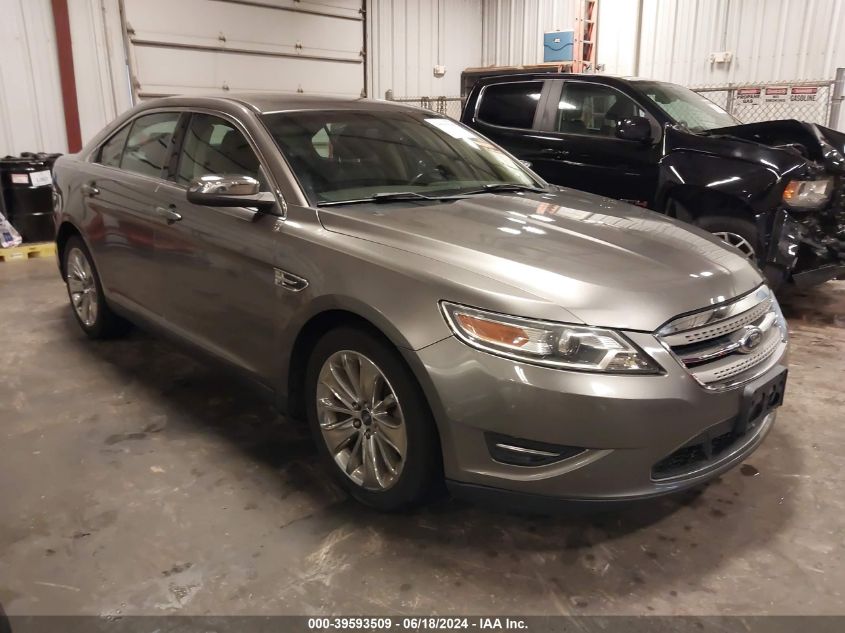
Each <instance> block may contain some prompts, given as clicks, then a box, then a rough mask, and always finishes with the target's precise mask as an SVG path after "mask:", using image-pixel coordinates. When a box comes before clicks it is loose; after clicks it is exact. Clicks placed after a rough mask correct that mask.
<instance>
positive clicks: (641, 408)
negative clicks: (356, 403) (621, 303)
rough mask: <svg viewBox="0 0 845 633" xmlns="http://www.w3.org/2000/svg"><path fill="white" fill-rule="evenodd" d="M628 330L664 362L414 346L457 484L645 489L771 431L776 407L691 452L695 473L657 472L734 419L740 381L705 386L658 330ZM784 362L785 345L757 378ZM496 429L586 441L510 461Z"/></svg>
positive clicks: (592, 491) (719, 460)
mask: <svg viewBox="0 0 845 633" xmlns="http://www.w3.org/2000/svg"><path fill="white" fill-rule="evenodd" d="M626 336H628V337H630V338H631V339H632V340H633V341H634V343H635V344H636V345H638V346H639V347H640V348H641V349H643V350H644V351H646V352H647V353H648V354H650V355H651V356H652V358H654V359H655V360H657V361H658V362H659V363H660V365H661V366H662V367H663V368H664V369H665V370H666V373H665V374H663V375H659V376H619V375H606V374H592V373H583V372H572V371H563V370H556V369H548V368H543V367H537V366H534V365H529V364H524V363H519V362H514V361H510V360H507V359H504V358H500V357H498V356H494V355H491V354H486V353H484V352H480V351H477V350H475V349H472V348H470V347H468V346H466V345H464V344H463V343H461V342H460V341H458V340H457V339H455V338H453V337H451V338H448V339H445V340H443V341H440V342H438V343H435V344H434V345H431V346H429V347H426V348H424V349H422V350H419V351H417V352H413V353H411V352H408V353H407V358H408V360H409V362H410V363H411V364H412V365H414V366H415V368H416V369H417V375H418V376H421V382H422V383H423V388H424V390H425V391H426V395H427V397H428V400H429V402H430V404H431V407H432V410H433V412H434V415H435V419H436V420H437V423H438V427H439V431H440V436H441V443H442V448H443V457H444V468H445V474H446V478H447V480H449V481H450V484H451V485H450V487H452V488H456V489H458V490H462V491H464V492H466V491H472V492H473V493H478V492H479V491H480V492H482V493H484V494H486V493H487V492H489V491H490V490H491V489H495V490H498V491H509V492H511V493H515V494H516V495H530V496H532V497H537V496H539V498H541V499H542V498H556V499H571V500H608V501H610V500H630V499H638V498H646V497H652V496H657V495H662V494H667V493H671V492H675V491H679V490H682V489H685V488H689V487H691V486H694V485H697V484H700V483H702V482H704V481H706V480H708V479H711V478H713V477H715V476H717V475H718V474H720V473H722V472H724V471H725V470H728V469H730V468H732V467H733V466H735V465H736V464H738V463H739V462H741V461H742V460H743V459H744V458H745V457H746V456H747V455H749V454H750V453H751V452H753V451H754V450H755V449H756V448H757V446H759V444H760V443H761V442H762V441H763V439H764V438H765V436H766V434H767V433H768V432H769V430H770V429H771V428H772V425H773V424H774V414H771V415H769V416H768V417H767V418H766V419H765V420H764V421H763V422H762V423H760V424H759V425H758V426H757V427H756V428H755V429H753V430H751V431H749V432H748V433H746V435H744V436H742V438H741V439H739V440H737V442H736V443H735V444H733V445H731V446H728V447H726V448H725V450H724V451H722V452H720V453H719V454H718V455H717V456H714V457H713V458H712V459H710V460H706V461H705V462H700V461H699V462H697V463H691V464H690V466H689V469H688V472H686V473H681V474H680V475H679V474H678V473H677V472H675V473H674V474H673V475H672V476H671V477H668V478H666V477H663V476H660V475H656V474H655V467H656V466H657V465H658V464H659V463H661V462H665V460H666V458H667V457H669V456H671V455H673V454H674V453H676V452H677V451H679V449H682V448H683V447H685V446H689V445H690V443H691V442H694V441H695V438H698V437H700V436H702V434H706V433H708V432H709V431H710V430H713V431H714V432H715V430H718V429H724V428H726V426H728V427H729V426H730V425H731V423H732V421H733V420H734V419H736V418H737V416H738V415H739V413H740V410H741V407H742V401H743V388H735V389H730V390H726V391H708V390H707V389H704V388H703V387H702V386H701V385H699V384H698V383H697V382H696V381H695V380H694V379H693V378H692V377H691V376H690V375H689V373H688V372H687V371H686V369H684V368H683V367H682V366H681V365H680V364H679V363H678V362H677V361H676V360H675V358H674V357H673V356H672V355H671V354H670V353H669V352H668V351H667V350H665V349H664V348H663V347H662V346H661V345H660V344H659V343H658V342H657V340H656V339H655V338H654V336H652V335H651V334H645V333H630V332H626ZM785 363H786V353H785V352H784V353H783V355H782V356H781V357H780V358H778V359H777V361H776V363H775V365H774V366H773V367H772V368H771V370H770V372H769V373H767V374H766V375H764V376H762V377H760V378H759V379H758V381H759V382H760V383H762V382H763V381H765V380H766V379H768V377H769V376H770V373H771V372H772V371H776V370H780V369H781V368H782V367H784V366H785ZM752 386H753V384H752ZM490 434H497V435H503V436H510V437H517V438H522V439H524V440H528V441H531V442H537V443H543V444H547V445H560V446H567V447H580V448H583V449H584V450H583V451H582V452H579V453H578V454H576V455H575V456H573V457H569V458H566V459H563V460H561V461H557V462H555V463H552V464H546V465H539V466H519V465H513V464H507V463H502V462H501V461H497V460H495V459H493V457H491V451H490V448H489V442H488V438H489V436H490Z"/></svg>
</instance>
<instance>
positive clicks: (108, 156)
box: [97, 125, 131, 167]
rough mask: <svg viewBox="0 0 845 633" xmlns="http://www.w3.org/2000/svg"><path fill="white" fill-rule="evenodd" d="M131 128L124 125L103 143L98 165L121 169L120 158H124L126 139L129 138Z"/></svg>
mask: <svg viewBox="0 0 845 633" xmlns="http://www.w3.org/2000/svg"><path fill="white" fill-rule="evenodd" d="M130 127H131V126H129V125H124V126H123V128H122V129H121V130H120V131H119V132H117V133H116V134H115V135H114V136H112V137H111V138H110V139H109V140H107V141H106V142H105V143H103V145H102V147H100V155H99V158H98V159H97V162H98V163H100V164H101V165H107V166H108V167H120V158H121V157H122V156H123V147H124V146H125V145H126V137H127V136H129V128H130Z"/></svg>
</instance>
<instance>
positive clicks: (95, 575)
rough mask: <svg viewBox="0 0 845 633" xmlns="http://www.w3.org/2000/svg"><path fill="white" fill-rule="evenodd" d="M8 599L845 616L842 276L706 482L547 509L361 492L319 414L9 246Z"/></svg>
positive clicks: (0, 324) (296, 608)
mask: <svg viewBox="0 0 845 633" xmlns="http://www.w3.org/2000/svg"><path fill="white" fill-rule="evenodd" d="M0 297H2V299H0V336H2V346H1V347H0V442H2V444H0V446H2V450H0V604H2V606H3V607H4V608H5V609H6V611H7V612H8V613H9V615H20V614H105V615H109V614H118V613H121V614H139V613H144V614H160V613H185V614H187V613H190V614H209V613H213V614H233V613H237V614H252V613H254V614H259V613H260V614H285V613H295V614H318V613H335V614H336V613H347V614H350V613H351V614H361V613H363V614H388V613H394V614H396V613H419V614H431V613H440V614H449V613H464V614H526V615H527V614H558V613H577V614H697V615H702V614H814V613H815V614H845V600H843V590H845V564H843V563H845V561H844V560H843V556H845V554H843V544H845V529H843V528H845V492H844V491H845V451H843V446H845V407H843V402H845V397H843V391H845V382H843V379H845V329H843V328H845V282H836V283H829V284H826V285H825V286H823V287H821V288H818V289H815V290H813V291H811V292H808V293H806V294H805V295H804V296H797V295H793V296H791V297H788V298H787V299H786V300H785V307H786V310H787V312H788V316H789V317H790V326H791V329H792V332H793V335H792V336H793V356H792V359H793V360H792V369H791V378H790V381H791V382H790V385H789V389H788V397H787V401H786V404H785V406H784V408H783V409H782V411H781V414H780V417H779V420H778V423H777V425H776V428H775V429H774V431H773V432H772V434H771V435H770V436H769V438H768V439H767V441H766V442H765V444H764V446H763V447H762V448H761V449H760V450H759V451H757V453H756V454H754V455H753V456H752V458H751V459H750V460H749V461H748V462H747V463H746V464H744V465H743V466H742V467H741V468H739V469H736V470H734V471H732V472H731V473H729V474H727V475H726V476H724V477H722V478H721V479H720V480H718V481H716V482H715V483H714V484H712V485H710V486H709V487H708V488H707V489H706V490H704V491H702V492H699V493H696V494H686V495H683V496H681V497H680V498H671V499H663V500H657V501H653V502H648V503H643V504H640V505H637V506H634V507H631V508H628V509H625V510H621V511H616V512H613V513H609V514H598V515H589V516H583V515H575V516H571V517H558V518H550V519H542V518H536V517H533V518H530V517H529V518H526V517H519V516H511V515H504V514H498V513H495V512H492V511H488V510H485V509H482V508H478V507H473V506H469V505H465V504H463V503H458V502H455V501H449V500H443V501H441V502H438V503H436V504H435V505H433V506H431V507H428V508H426V509H425V510H422V511H420V512H418V513H415V514H411V515H399V516H383V515H378V514H375V513H373V512H370V511H368V510H366V509H364V508H362V507H360V506H358V505H357V504H355V503H353V502H351V501H349V500H347V499H344V498H343V495H342V494H341V493H340V492H339V491H338V490H337V489H336V488H335V487H334V485H333V484H332V483H331V482H330V481H329V480H328V478H327V476H326V475H325V474H324V473H323V471H322V470H321V469H320V468H319V467H318V466H317V465H316V464H315V459H314V450H313V448H312V445H311V444H310V441H309V440H308V439H307V437H306V436H305V433H304V431H303V430H302V429H299V428H296V427H293V426H291V425H289V424H287V423H286V422H285V421H284V420H283V419H280V418H279V417H278V416H277V415H275V414H274V413H273V412H272V411H271V410H270V409H269V408H268V407H267V406H265V405H263V404H256V400H255V398H254V397H253V395H252V394H251V393H250V392H248V391H247V390H244V389H243V388H240V387H238V386H237V385H233V384H232V383H231V381H230V380H229V379H228V378H227V377H226V376H225V375H221V374H220V373H217V372H215V371H213V370H212V369H210V368H207V367H205V366H202V365H200V364H197V363H196V362H194V361H193V360H190V359H189V358H187V357H186V356H184V355H182V354H181V353H179V352H177V351H176V350H175V349H174V348H173V347H172V346H171V345H169V344H167V343H164V342H161V341H159V340H156V339H155V338H153V337H151V336H148V335H146V334H143V333H140V332H136V333H134V334H133V335H132V336H131V337H130V338H129V339H127V340H123V341H115V342H108V343H91V342H89V341H88V340H86V339H85V338H84V337H83V335H82V333H81V332H80V330H79V329H78V328H77V326H76V324H75V323H74V322H73V321H72V318H71V314H70V311H69V308H68V306H67V299H66V295H65V293H64V288H63V286H62V285H61V283H60V280H59V279H58V277H57V275H56V271H55V266H54V263H53V262H52V261H51V260H30V261H27V262H20V263H16V262H12V263H5V264H2V263H0Z"/></svg>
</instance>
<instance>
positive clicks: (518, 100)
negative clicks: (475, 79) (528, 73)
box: [478, 81, 543, 130]
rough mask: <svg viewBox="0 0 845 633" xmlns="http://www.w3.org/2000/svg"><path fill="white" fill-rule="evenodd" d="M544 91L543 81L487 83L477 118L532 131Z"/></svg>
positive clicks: (486, 121) (494, 123)
mask: <svg viewBox="0 0 845 633" xmlns="http://www.w3.org/2000/svg"><path fill="white" fill-rule="evenodd" d="M542 92H543V82H542V81H516V82H513V83H506V84H493V85H490V86H486V87H485V88H484V89H483V91H482V93H481V104H480V105H479V107H478V118H479V119H480V120H482V121H484V122H485V123H492V124H493V125H500V126H502V127H515V128H521V129H525V130H530V129H531V127H532V125H533V123H534V114H535V113H536V112H537V105H538V104H539V103H540V95H541V94H542Z"/></svg>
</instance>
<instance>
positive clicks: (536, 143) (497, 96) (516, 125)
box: [473, 79, 551, 167]
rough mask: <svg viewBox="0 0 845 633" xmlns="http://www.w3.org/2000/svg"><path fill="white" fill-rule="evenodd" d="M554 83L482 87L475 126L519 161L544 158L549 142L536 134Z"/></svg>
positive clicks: (532, 162) (523, 83) (522, 81)
mask: <svg viewBox="0 0 845 633" xmlns="http://www.w3.org/2000/svg"><path fill="white" fill-rule="evenodd" d="M550 84H551V82H549V81H544V80H541V79H536V80H524V79H521V80H515V81H506V82H500V83H494V84H489V85H486V86H483V87H482V88H481V90H480V93H479V95H478V100H477V101H476V107H475V113H474V115H473V127H474V128H475V129H477V130H478V131H479V132H481V133H482V134H484V135H485V136H486V137H487V138H489V139H490V140H492V141H494V142H495V143H497V144H499V145H501V146H502V147H504V148H505V149H506V150H508V151H509V152H510V153H511V154H513V155H514V156H516V157H517V158H518V159H520V160H522V161H525V162H527V163H531V166H532V167H533V165H534V162H535V161H536V160H538V159H540V158H542V157H543V156H544V154H545V153H546V151H547V149H546V143H545V139H544V138H543V135H542V134H538V133H537V132H536V128H537V127H538V125H539V121H540V120H541V118H542V115H543V112H544V108H543V105H544V103H545V101H546V100H547V99H548V91H549V87H550Z"/></svg>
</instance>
